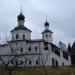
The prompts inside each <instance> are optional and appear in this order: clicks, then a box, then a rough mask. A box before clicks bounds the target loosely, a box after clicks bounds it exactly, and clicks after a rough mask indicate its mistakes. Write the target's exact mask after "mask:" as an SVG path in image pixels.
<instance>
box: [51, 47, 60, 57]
mask: <svg viewBox="0 0 75 75" xmlns="http://www.w3.org/2000/svg"><path fill="white" fill-rule="evenodd" d="M52 52H54V53H55V54H57V55H58V56H60V49H59V48H57V47H55V46H52Z"/></svg>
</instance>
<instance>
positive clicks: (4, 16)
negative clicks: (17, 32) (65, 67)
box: [0, 0, 75, 44]
mask: <svg viewBox="0 0 75 75" xmlns="http://www.w3.org/2000/svg"><path fill="white" fill-rule="evenodd" d="M21 6H22V9H23V11H22V12H23V14H24V15H25V18H26V19H25V21H26V22H25V26H26V27H28V28H29V29H31V30H32V38H33V39H38V38H41V32H42V31H43V30H44V23H45V20H46V16H47V19H48V22H49V23H50V27H49V28H50V30H52V31H53V39H54V42H55V43H57V42H59V41H62V42H64V43H66V44H68V43H69V42H71V43H72V42H73V41H74V39H75V0H1V1H0V40H1V41H0V42H3V41H4V39H5V36H6V34H7V35H9V32H10V30H12V29H13V28H14V27H15V26H17V16H18V14H19V13H20V8H21Z"/></svg>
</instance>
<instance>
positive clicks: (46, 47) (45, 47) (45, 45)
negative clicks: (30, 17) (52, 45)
mask: <svg viewBox="0 0 75 75" xmlns="http://www.w3.org/2000/svg"><path fill="white" fill-rule="evenodd" d="M44 50H48V43H46V42H44Z"/></svg>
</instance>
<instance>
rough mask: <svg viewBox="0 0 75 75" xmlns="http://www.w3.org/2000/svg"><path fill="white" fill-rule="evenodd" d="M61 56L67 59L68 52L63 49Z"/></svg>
mask: <svg viewBox="0 0 75 75" xmlns="http://www.w3.org/2000/svg"><path fill="white" fill-rule="evenodd" d="M63 57H64V58H65V59H66V60H68V53H67V52H65V51H63Z"/></svg>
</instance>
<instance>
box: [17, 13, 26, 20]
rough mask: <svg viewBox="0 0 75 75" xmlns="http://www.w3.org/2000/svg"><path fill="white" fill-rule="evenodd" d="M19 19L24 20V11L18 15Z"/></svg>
mask: <svg viewBox="0 0 75 75" xmlns="http://www.w3.org/2000/svg"><path fill="white" fill-rule="evenodd" d="M17 18H18V20H24V19H25V16H24V15H23V14H22V12H21V13H20V14H19V15H18V17H17Z"/></svg>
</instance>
